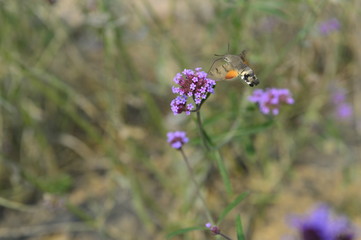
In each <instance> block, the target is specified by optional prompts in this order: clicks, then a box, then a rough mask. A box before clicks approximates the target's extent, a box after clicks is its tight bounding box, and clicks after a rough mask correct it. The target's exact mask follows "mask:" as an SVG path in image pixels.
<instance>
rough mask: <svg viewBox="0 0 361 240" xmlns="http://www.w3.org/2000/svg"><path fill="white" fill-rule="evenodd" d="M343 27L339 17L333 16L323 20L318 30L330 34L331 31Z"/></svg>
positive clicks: (323, 33)
mask: <svg viewBox="0 0 361 240" xmlns="http://www.w3.org/2000/svg"><path fill="white" fill-rule="evenodd" d="M340 27H341V24H340V22H339V21H338V19H337V18H331V19H328V20H326V21H324V22H322V23H321V24H320V25H319V26H318V30H319V32H320V33H321V34H322V35H329V34H330V33H332V32H334V31H337V30H339V29H340Z"/></svg>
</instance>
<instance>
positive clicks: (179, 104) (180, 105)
mask: <svg viewBox="0 0 361 240" xmlns="http://www.w3.org/2000/svg"><path fill="white" fill-rule="evenodd" d="M187 99H188V98H187V97H186V96H178V97H176V98H175V99H173V100H172V102H171V103H170V106H171V109H172V111H173V113H174V115H177V114H181V113H182V112H185V113H186V114H187V115H189V114H190V113H191V112H190V111H191V110H192V109H193V104H191V103H188V104H187Z"/></svg>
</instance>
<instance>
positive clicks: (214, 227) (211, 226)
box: [206, 223, 221, 235]
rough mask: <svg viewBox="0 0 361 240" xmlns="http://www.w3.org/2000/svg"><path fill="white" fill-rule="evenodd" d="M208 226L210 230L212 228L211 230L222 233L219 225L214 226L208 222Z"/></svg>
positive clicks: (214, 232)
mask: <svg viewBox="0 0 361 240" xmlns="http://www.w3.org/2000/svg"><path fill="white" fill-rule="evenodd" d="M206 228H208V229H209V230H211V232H212V233H213V234H215V235H217V234H220V233H221V229H220V228H219V227H217V226H213V225H212V224H211V223H206Z"/></svg>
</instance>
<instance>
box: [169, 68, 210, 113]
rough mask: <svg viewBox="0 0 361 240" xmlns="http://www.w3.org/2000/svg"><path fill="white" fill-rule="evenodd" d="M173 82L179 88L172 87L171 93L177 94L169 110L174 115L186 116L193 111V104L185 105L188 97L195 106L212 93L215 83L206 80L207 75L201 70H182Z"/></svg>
mask: <svg viewBox="0 0 361 240" xmlns="http://www.w3.org/2000/svg"><path fill="white" fill-rule="evenodd" d="M173 81H174V82H175V83H176V84H178V85H179V86H180V87H175V86H173V87H172V91H173V93H176V94H179V95H180V96H177V97H176V98H175V99H174V100H173V101H172V102H171V104H170V105H171V109H172V111H173V113H174V115H177V114H180V113H182V112H185V113H186V114H187V115H189V114H190V111H191V110H192V109H193V107H194V106H193V104H191V103H189V104H187V100H188V98H189V97H191V98H193V100H194V102H195V104H196V105H199V104H201V102H202V101H203V100H204V99H206V98H207V96H208V94H210V93H213V92H214V89H213V88H214V86H215V85H216V82H215V81H214V80H212V79H209V78H207V73H206V72H203V71H201V68H196V69H195V70H191V69H184V71H183V72H182V73H177V75H176V76H175V77H174V79H173Z"/></svg>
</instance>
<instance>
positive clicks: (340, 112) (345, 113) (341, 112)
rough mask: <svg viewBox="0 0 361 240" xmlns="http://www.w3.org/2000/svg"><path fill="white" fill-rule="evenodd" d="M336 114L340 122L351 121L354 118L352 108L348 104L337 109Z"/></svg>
mask: <svg viewBox="0 0 361 240" xmlns="http://www.w3.org/2000/svg"><path fill="white" fill-rule="evenodd" d="M336 114H337V117H338V118H339V119H340V120H346V119H349V118H350V117H351V116H352V107H351V105H350V104H348V103H342V104H340V105H338V106H337V107H336Z"/></svg>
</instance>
